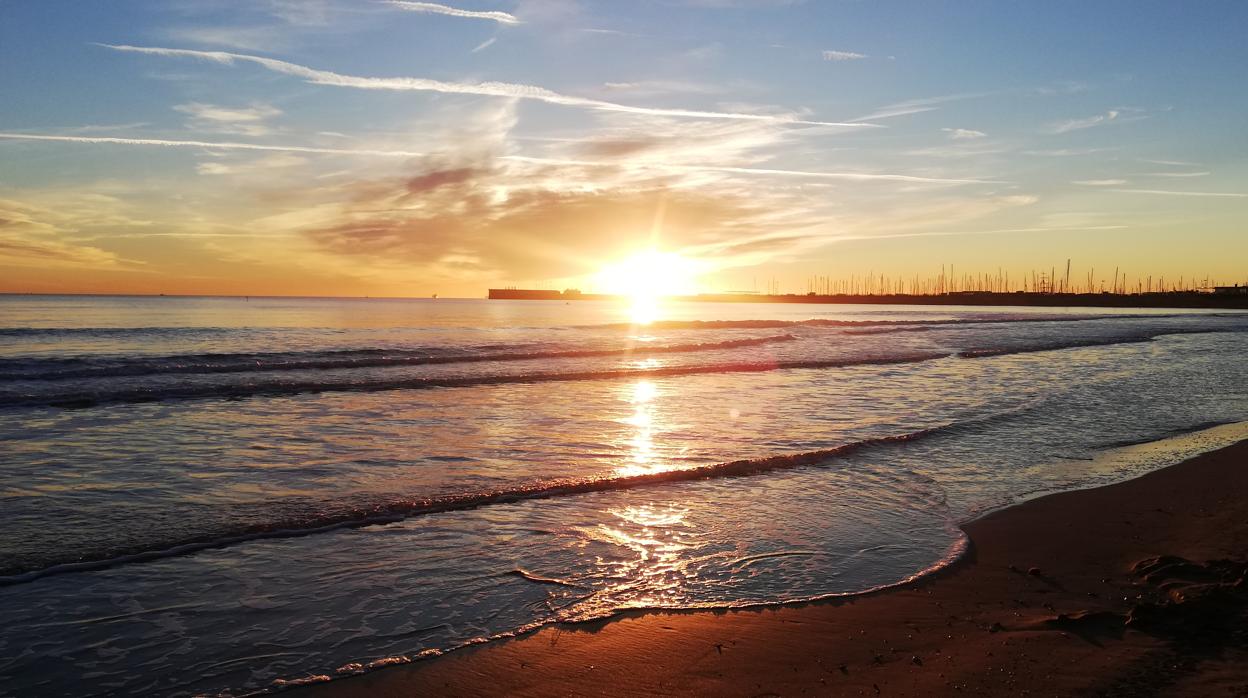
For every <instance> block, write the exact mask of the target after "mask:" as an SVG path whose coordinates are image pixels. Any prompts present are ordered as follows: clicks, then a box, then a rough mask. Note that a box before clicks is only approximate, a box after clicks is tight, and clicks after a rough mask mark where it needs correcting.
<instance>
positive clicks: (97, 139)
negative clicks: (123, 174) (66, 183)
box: [0, 133, 423, 158]
mask: <svg viewBox="0 0 1248 698" xmlns="http://www.w3.org/2000/svg"><path fill="white" fill-rule="evenodd" d="M0 138H3V139H8V140H22V141H59V142H63V143H95V144H109V145H149V146H164V147H170V148H211V149H221V150H265V151H273V152H282V153H319V154H323V155H370V156H379V157H404V158H406V157H417V156H420V155H423V153H416V152H412V151H407V150H374V149H366V148H317V147H314V146H301V145H263V144H260V143H233V142H229V141H194V140H185V141H184V140H170V139H165V138H108V137H104V136H53V135H48V134H37V133H0Z"/></svg>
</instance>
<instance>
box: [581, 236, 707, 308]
mask: <svg viewBox="0 0 1248 698" xmlns="http://www.w3.org/2000/svg"><path fill="white" fill-rule="evenodd" d="M698 272H699V269H698V264H697V263H696V262H694V261H693V260H691V259H689V258H687V257H684V256H682V255H679V254H676V253H674V252H660V251H659V250H655V249H650V250H645V251H642V252H638V253H636V254H634V255H632V256H630V257H628V258H626V259H623V260H621V261H619V262H617V263H615V264H612V265H610V266H608V267H606V268H604V269H603V270H602V271H601V272H599V273H598V276H597V279H596V281H597V284H596V285H597V287H598V288H599V289H600V290H601V291H602V292H604V293H610V294H614V295H619V296H624V297H625V298H627V299H628V301H629V312H630V315H631V317H632V319H633V322H634V323H636V324H639V325H648V324H650V323H651V322H654V321H655V320H656V319H658V315H659V309H660V303H661V300H662V299H663V298H665V297H668V296H684V295H693V294H696V293H697V292H698V284H697V278H698Z"/></svg>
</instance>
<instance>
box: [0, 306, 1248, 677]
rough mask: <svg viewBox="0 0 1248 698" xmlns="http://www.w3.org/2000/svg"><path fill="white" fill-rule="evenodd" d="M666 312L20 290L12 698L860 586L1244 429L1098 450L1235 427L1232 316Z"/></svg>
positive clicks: (4, 626)
mask: <svg viewBox="0 0 1248 698" xmlns="http://www.w3.org/2000/svg"><path fill="white" fill-rule="evenodd" d="M661 317H662V320H661V321H659V322H656V323H653V324H650V325H645V326H638V325H632V324H630V314H629V308H627V307H625V306H622V305H615V304H610V303H596V302H578V303H571V304H562V303H550V302H523V301H452V300H437V301H397V300H372V301H368V300H323V299H322V300H317V299H252V300H243V299H182V298H155V299H152V298H147V299H133V298H53V297H11V298H4V299H0V440H2V441H3V443H4V451H5V454H6V457H5V458H4V459H3V460H2V461H0V507H2V508H0V516H3V519H4V520H3V527H2V528H0V575H3V580H2V581H4V582H6V586H2V587H0V693H7V694H12V695H28V694H32V693H38V694H40V695H84V694H93V693H94V694H110V693H125V694H133V693H141V692H157V693H162V694H172V695H184V694H194V693H201V692H209V693H215V692H219V691H229V692H233V693H245V692H248V691H254V690H258V689H263V688H266V687H269V686H272V685H273V682H274V681H275V680H279V679H292V678H299V677H303V676H307V675H310V674H314V675H335V673H336V671H337V670H338V669H339V668H340V667H343V668H344V669H343V670H344V672H350V671H353V670H354V669H355V667H354V666H352V665H353V664H355V663H358V664H367V663H369V662H371V661H375V660H378V659H383V658H387V657H400V656H401V657H414V656H417V655H418V654H420V653H421V652H428V651H436V650H445V649H449V648H453V647H456V646H459V645H461V644H464V643H466V642H472V641H477V640H479V639H483V638H489V637H494V636H497V635H500V634H506V633H510V632H515V631H517V630H521V629H524V628H527V627H532V626H533V625H535V624H540V623H545V622H550V621H552V620H578V619H585V618H592V617H597V616H601V615H603V614H609V613H611V612H613V611H615V610H618V609H621V608H629V607H651V606H659V607H698V606H731V605H743V604H751V603H762V602H776V601H783V600H792V599H801V598H811V597H817V596H823V595H828V594H842V593H853V592H858V591H862V590H865V589H869V588H873V587H877V586H881V585H888V584H893V583H897V582H898V581H901V580H904V579H907V578H909V577H911V576H913V575H915V574H920V573H922V572H924V571H925V570H929V569H932V568H933V567H936V566H939V565H941V564H944V563H945V562H947V561H948V560H949V559H950V558H951V557H952V556H953V555H956V553H957V551H958V550H959V546H960V545H961V534H960V532H959V531H958V529H957V528H956V523H958V522H960V521H964V520H966V519H968V518H971V517H973V516H975V515H977V514H978V513H980V512H983V511H986V510H988V509H991V508H994V507H998V506H1001V505H1003V504H1007V503H1009V502H1011V501H1016V500H1017V499H1019V498H1023V497H1026V496H1029V495H1032V494H1034V493H1038V492H1044V491H1053V490H1060V489H1066V488H1070V487H1077V486H1089V485H1092V484H1098V483H1103V482H1109V481H1113V480H1116V479H1121V478H1123V477H1128V476H1130V475H1133V474H1136V473H1139V472H1143V471H1146V470H1148V469H1151V468H1155V467H1159V466H1160V465H1164V464H1166V463H1168V462H1173V460H1175V459H1176V458H1178V457H1181V456H1182V455H1183V454H1187V453H1190V452H1193V451H1199V450H1201V449H1206V448H1211V447H1215V446H1216V445H1218V444H1220V443H1225V442H1228V441H1229V440H1231V439H1233V438H1235V436H1236V435H1237V434H1238V432H1236V431H1234V429H1231V430H1230V431H1228V430H1226V429H1223V430H1216V429H1215V430H1212V431H1206V432H1203V433H1202V434H1201V435H1198V436H1195V437H1191V438H1188V439H1187V440H1185V441H1182V442H1181V443H1180V444H1179V445H1177V446H1174V447H1172V448H1168V449H1160V450H1155V451H1131V452H1130V453H1131V454H1134V455H1130V456H1122V455H1118V456H1114V457H1107V456H1105V455H1102V454H1104V453H1106V452H1107V451H1109V450H1110V449H1114V448H1115V447H1117V446H1121V445H1123V444H1128V443H1135V442H1142V441H1149V440H1155V439H1159V438H1162V437H1166V436H1169V435H1173V434H1177V433H1182V432H1188V431H1192V430H1195V429H1198V428H1202V427H1206V426H1208V425H1210V424H1212V423H1231V422H1242V421H1245V420H1248V366H1246V365H1245V362H1243V361H1242V360H1241V359H1240V357H1242V356H1243V354H1244V351H1245V349H1246V348H1248V315H1243V314H1233V313H1208V312H1184V311H1168V312H1152V311H1144V312H1140V311H1129V312H1128V311H1099V310H1095V309H1092V310H1089V309H1079V310H1078V311H1077V312H1076V311H1054V310H1052V309H1001V308H994V309H991V310H983V309H971V308H935V309H929V308H918V307H887V306H870V307H866V306H813V305H769V304H677V305H673V306H671V307H667V308H664V309H663V314H662V316H661ZM1112 453H1115V454H1121V453H1123V452H1122V451H1113V452H1112ZM1094 458H1095V459H1094ZM1092 459H1094V460H1092ZM365 523H371V524H373V525H367V526H362V525H361V524H365Z"/></svg>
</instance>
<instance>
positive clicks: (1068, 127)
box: [1047, 106, 1148, 134]
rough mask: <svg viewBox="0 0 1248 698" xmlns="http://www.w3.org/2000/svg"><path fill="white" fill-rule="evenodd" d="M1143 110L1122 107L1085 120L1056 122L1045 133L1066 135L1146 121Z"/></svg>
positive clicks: (1146, 116)
mask: <svg viewBox="0 0 1248 698" xmlns="http://www.w3.org/2000/svg"><path fill="white" fill-rule="evenodd" d="M1144 111H1146V110H1143V109H1138V107H1129V106H1122V107H1118V109H1111V110H1109V111H1106V112H1104V114H1097V115H1094V116H1088V117H1085V119H1068V120H1066V121H1060V122H1057V124H1051V125H1050V126H1048V129H1047V131H1048V132H1050V134H1068V132H1071V131H1082V130H1083V129H1092V127H1096V126H1108V125H1109V124H1126V122H1128V121H1139V120H1141V119H1148V115H1147V114H1144Z"/></svg>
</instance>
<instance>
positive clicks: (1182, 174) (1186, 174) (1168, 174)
mask: <svg viewBox="0 0 1248 698" xmlns="http://www.w3.org/2000/svg"><path fill="white" fill-rule="evenodd" d="M1210 174H1212V173H1210V172H1145V173H1144V176H1145V177H1208V176H1209V175H1210Z"/></svg>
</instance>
